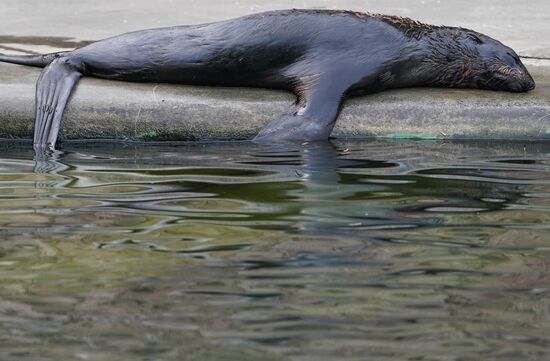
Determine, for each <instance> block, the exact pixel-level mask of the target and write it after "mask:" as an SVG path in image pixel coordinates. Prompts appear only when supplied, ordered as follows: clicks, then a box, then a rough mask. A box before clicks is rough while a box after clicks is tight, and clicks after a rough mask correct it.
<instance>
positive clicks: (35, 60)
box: [0, 52, 67, 68]
mask: <svg viewBox="0 0 550 361" xmlns="http://www.w3.org/2000/svg"><path fill="white" fill-rule="evenodd" d="M66 53H67V52H60V53H51V54H44V55H4V54H0V62H4V63H12V64H20V65H29V66H36V67H38V68H44V67H45V66H47V65H48V64H50V63H51V62H52V61H54V60H55V59H57V58H59V57H60V56H62V55H64V54H66Z"/></svg>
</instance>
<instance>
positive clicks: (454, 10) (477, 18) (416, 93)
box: [0, 0, 550, 140]
mask: <svg viewBox="0 0 550 361" xmlns="http://www.w3.org/2000/svg"><path fill="white" fill-rule="evenodd" d="M287 2H288V3H289V4H287ZM49 3H51V5H52V6H46V5H47V4H49ZM88 3H89V2H87V1H85V2H76V3H75V2H71V1H68V0H60V1H56V2H53V1H52V2H48V1H45V2H42V3H41V4H40V5H37V4H36V2H34V1H30V0H22V1H21V0H18V1H14V0H6V4H5V7H4V9H3V11H2V14H0V52H4V53H12V54H25V53H33V52H34V53H45V52H51V51H57V50H63V49H70V48H72V47H75V46H79V45H81V44H82V42H81V41H82V40H96V39H100V38H103V37H106V36H109V35H114V34H117V33H122V32H125V31H130V30H135V29H141V28H148V27H155V26H163V25H174V24H185V23H198V22H205V21H213V20H218V19H221V18H226V17H230V16H238V15H241V14H244V13H250V12H255V11H262V10H266V9H269V8H271V5H266V4H265V2H259V1H255V0H244V1H241V2H239V3H238V4H236V5H235V6H229V5H227V4H225V5H224V4H218V3H217V2H216V3H214V2H212V3H209V2H201V3H200V4H199V3H198V2H197V3H194V2H193V1H182V2H176V3H172V2H170V1H168V0H166V1H165V0H162V1H161V5H162V4H164V5H162V6H157V5H155V6H154V7H151V4H152V3H150V2H147V1H144V0H137V1H134V2H131V3H129V4H126V5H124V6H122V7H121V5H120V4H119V3H116V2H112V1H107V0H98V1H96V2H94V3H93V4H91V3H89V4H88ZM466 3H468V4H470V3H471V4H470V5H467V4H466V5H465V4H462V3H461V5H460V6H458V5H457V4H458V3H454V2H453V3H451V2H443V4H441V3H440V2H435V1H427V0H426V1H424V0H418V1H406V0H392V1H372V2H369V8H365V4H363V2H358V1H354V0H350V1H342V2H338V4H334V2H331V1H322V2H321V3H319V2H318V1H317V2H315V1H303V2H301V3H300V4H299V6H298V5H297V4H295V3H294V2H289V1H281V2H278V3H277V6H276V7H278V8H282V7H311V6H319V5H321V6H322V7H325V8H334V7H339V8H351V9H357V10H370V11H376V12H384V13H392V14H399V15H405V16H411V17H414V18H418V19H420V20H424V21H427V22H431V23H436V24H446V25H459V26H467V27H470V28H474V29H476V30H479V31H482V32H485V33H488V34H489V35H492V36H495V37H497V38H499V39H501V40H502V41H503V42H505V43H506V44H509V45H511V46H512V47H514V48H515V49H516V50H518V52H519V53H520V54H521V55H526V56H535V57H549V58H550V44H549V43H548V39H549V38H550V31H549V28H548V27H547V26H546V23H547V19H546V18H545V16H543V13H544V11H543V10H544V9H545V8H548V7H549V6H548V5H547V4H546V0H544V1H542V0H533V1H532V2H530V3H529V4H520V5H517V3H516V2H512V1H496V0H488V1H483V2H482V3H481V4H479V3H478V2H475V4H474V2H472V1H471V0H467V1H466ZM430 4H431V5H430ZM55 5H57V6H55ZM199 5H200V6H199ZM457 6H458V7H457ZM468 6H470V8H468ZM199 8H200V9H202V10H199ZM464 9H467V10H464ZM514 9H515V10H514ZM222 10H223V11H222ZM516 10H517V11H516ZM549 10H550V9H549ZM71 12H72V13H71ZM175 14H177V15H175ZM483 14H486V15H487V16H484V15H483ZM495 16H496V17H498V18H499V19H497V20H495ZM453 20H456V21H453ZM36 34H42V35H41V36H36ZM62 36H66V38H63V37H62ZM71 36H74V37H75V38H74V39H73V38H70V37H71ZM524 61H525V63H526V65H527V67H528V68H529V70H530V71H531V73H532V75H533V77H534V78H535V80H536V82H537V89H536V90H535V91H534V92H531V93H528V94H508V93H498V92H490V91H474V90H453V89H404V90H395V91H388V92H384V93H380V94H376V95H371V96H368V97H362V98H356V99H352V100H350V101H348V102H347V103H346V106H345V108H344V110H343V112H342V115H341V116H340V119H339V121H338V123H337V126H336V128H335V131H334V133H333V135H334V136H336V137H368V136H377V137H396V138H411V137H421V138H478V139H479V138H486V139H541V138H542V139H550V60H542V59H539V60H533V59H525V60H524ZM39 72H40V69H35V68H29V67H23V66H18V65H11V64H2V63H0V137H3V138H29V137H31V135H32V132H33V124H34V120H33V118H34V110H33V107H34V87H35V82H36V79H37V78H38V74H39ZM293 100H294V98H293V96H292V94H289V93H286V92H280V91H270V90H262V89H243V88H209V87H193V86H178V85H167V84H136V83H123V82H114V81H105V80H99V79H92V78H84V79H83V80H82V81H81V82H80V84H79V86H78V87H77V89H76V91H75V93H74V94H73V97H72V99H71V101H70V103H69V106H68V108H67V111H66V114H65V117H64V120H63V125H62V128H61V129H62V130H61V135H60V136H61V139H86V138H116V139H137V140H146V139H154V140H184V139H245V138H249V137H251V136H253V135H254V134H255V133H256V132H257V131H258V130H259V129H261V128H262V127H263V126H264V125H266V124H267V123H268V122H269V120H270V119H272V118H273V117H275V116H277V114H279V113H281V112H283V111H284V110H285V109H286V108H287V107H288V106H289V105H290V104H291V102H292V101H293Z"/></svg>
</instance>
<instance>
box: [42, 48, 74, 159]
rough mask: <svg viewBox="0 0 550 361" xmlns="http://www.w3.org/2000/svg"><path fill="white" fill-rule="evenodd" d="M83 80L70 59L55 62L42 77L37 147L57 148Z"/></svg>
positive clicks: (46, 69)
mask: <svg viewBox="0 0 550 361" xmlns="http://www.w3.org/2000/svg"><path fill="white" fill-rule="evenodd" d="M81 77H82V74H81V73H80V72H79V71H78V68H77V67H76V66H75V65H74V64H72V63H71V62H70V61H69V60H68V59H66V58H59V59H56V60H54V61H52V62H51V63H50V65H48V66H47V67H46V68H45V69H44V70H43V71H42V73H41V74H40V77H39V78H38V83H37V84H36V113H35V123H34V147H35V148H39V149H40V148H42V149H44V148H53V147H54V146H55V142H56V140H57V134H58V133H59V125H60V124H61V117H62V116H63V111H64V110H65V106H66V105H67V101H68V100H69V96H70V95H71V91H72V90H73V88H74V86H75V85H76V83H78V81H79V80H80V78H81Z"/></svg>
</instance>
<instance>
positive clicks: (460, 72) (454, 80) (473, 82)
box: [428, 28, 535, 93]
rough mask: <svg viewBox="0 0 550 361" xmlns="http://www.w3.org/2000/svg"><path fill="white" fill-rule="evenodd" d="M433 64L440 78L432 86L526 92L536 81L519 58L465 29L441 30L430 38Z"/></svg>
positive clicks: (512, 52)
mask: <svg viewBox="0 0 550 361" xmlns="http://www.w3.org/2000/svg"><path fill="white" fill-rule="evenodd" d="M428 44H429V47H430V48H431V55H430V60H431V62H432V64H433V63H437V65H438V68H439V69H438V72H434V74H445V75H439V76H438V77H437V79H435V80H434V79H433V78H432V81H431V82H430V85H439V86H451V87H458V88H478V89H489V90H499V91H508V92H515V93H517V92H527V91H530V90H533V89H534V88H535V81H534V80H533V78H532V77H531V75H530V74H529V72H528V71H527V69H526V68H525V66H524V65H523V64H522V62H521V60H520V59H519V56H518V55H517V54H516V53H515V52H514V51H513V50H512V49H510V48H509V47H507V46H505V45H503V44H502V43H501V42H499V41H497V40H495V39H492V38H490V37H489V36H487V35H484V34H480V33H477V32H475V31H472V30H467V29H462V28H439V29H438V30H436V31H434V32H433V33H432V34H431V35H430V37H429V42H428Z"/></svg>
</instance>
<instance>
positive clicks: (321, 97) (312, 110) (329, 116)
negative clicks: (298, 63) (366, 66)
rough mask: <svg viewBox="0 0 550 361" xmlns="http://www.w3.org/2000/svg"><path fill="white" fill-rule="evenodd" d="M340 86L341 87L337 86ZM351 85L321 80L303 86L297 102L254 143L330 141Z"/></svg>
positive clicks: (300, 87)
mask: <svg viewBox="0 0 550 361" xmlns="http://www.w3.org/2000/svg"><path fill="white" fill-rule="evenodd" d="M338 83H340V84H338ZM349 87H350V83H345V82H338V81H334V80H331V79H328V78H327V79H326V80H324V79H321V80H318V81H317V82H316V83H315V84H302V85H301V86H299V87H298V89H299V91H297V95H298V102H297V103H296V104H295V105H294V106H293V107H292V108H291V109H290V110H289V111H287V112H286V113H284V114H282V115H281V116H279V117H278V118H276V119H274V120H273V121H272V122H271V123H269V124H268V125H267V126H266V127H265V128H264V129H262V130H261V131H260V132H259V133H258V135H256V137H255V138H254V139H253V140H252V141H253V142H256V143H273V142H280V141H315V140H327V139H328V137H329V136H330V133H331V132H332V129H333V128H334V124H335V123H336V118H337V117H338V114H339V113H340V108H341V105H342V99H343V98H344V95H345V93H346V91H347V89H348V88H349Z"/></svg>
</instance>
